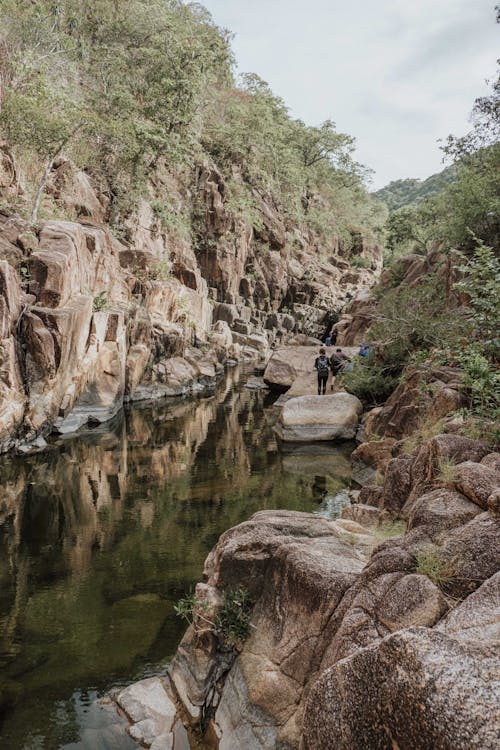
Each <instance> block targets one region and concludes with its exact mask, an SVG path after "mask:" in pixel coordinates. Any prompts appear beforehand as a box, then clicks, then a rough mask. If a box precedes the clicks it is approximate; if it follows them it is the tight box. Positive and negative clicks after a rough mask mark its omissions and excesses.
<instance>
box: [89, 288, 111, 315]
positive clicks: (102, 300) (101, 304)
mask: <svg viewBox="0 0 500 750" xmlns="http://www.w3.org/2000/svg"><path fill="white" fill-rule="evenodd" d="M92 310H93V311H94V312H102V311H103V310H109V300H108V293H107V292H100V294H98V295H97V296H96V297H94V302H93V304H92Z"/></svg>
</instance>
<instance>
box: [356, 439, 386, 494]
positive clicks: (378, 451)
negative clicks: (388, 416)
mask: <svg viewBox="0 0 500 750" xmlns="http://www.w3.org/2000/svg"><path fill="white" fill-rule="evenodd" d="M395 442H396V441H395V439H394V438H385V439H383V440H371V441H369V442H366V443H361V444H360V445H358V447H357V448H356V450H355V451H353V453H352V463H353V467H352V468H353V479H354V481H356V482H357V483H358V484H361V485H363V484H369V483H370V482H371V480H372V479H373V478H374V476H375V474H376V473H377V471H379V472H384V471H385V470H386V468H387V466H388V464H389V461H391V459H392V448H393V446H394V443H395Z"/></svg>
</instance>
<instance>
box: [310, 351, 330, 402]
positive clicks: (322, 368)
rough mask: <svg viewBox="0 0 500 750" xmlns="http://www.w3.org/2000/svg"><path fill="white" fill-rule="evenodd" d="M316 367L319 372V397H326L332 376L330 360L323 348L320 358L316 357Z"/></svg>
mask: <svg viewBox="0 0 500 750" xmlns="http://www.w3.org/2000/svg"><path fill="white" fill-rule="evenodd" d="M314 367H315V368H316V370H317V371H318V396H321V395H323V396H324V395H325V393H326V383H327V380H328V375H329V374H330V360H329V359H328V357H327V356H326V349H325V347H324V346H322V347H321V348H320V350H319V357H316V361H315V363H314Z"/></svg>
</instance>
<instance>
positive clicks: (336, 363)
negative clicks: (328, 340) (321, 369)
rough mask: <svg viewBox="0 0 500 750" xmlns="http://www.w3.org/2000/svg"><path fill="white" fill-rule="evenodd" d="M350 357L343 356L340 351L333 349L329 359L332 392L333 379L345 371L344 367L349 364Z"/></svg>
mask: <svg viewBox="0 0 500 750" xmlns="http://www.w3.org/2000/svg"><path fill="white" fill-rule="evenodd" d="M350 361H351V359H350V357H348V356H347V354H345V353H344V352H343V351H342V349H335V351H334V352H333V354H332V356H331V357H330V367H331V370H332V391H333V386H334V385H335V379H336V377H337V375H338V374H339V373H340V374H342V372H343V371H344V370H345V369H346V365H347V364H348V362H350Z"/></svg>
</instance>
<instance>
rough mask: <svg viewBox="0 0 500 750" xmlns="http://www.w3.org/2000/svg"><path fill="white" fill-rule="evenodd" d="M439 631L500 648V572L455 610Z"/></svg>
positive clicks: (447, 617) (439, 627)
mask: <svg viewBox="0 0 500 750" xmlns="http://www.w3.org/2000/svg"><path fill="white" fill-rule="evenodd" d="M436 630H439V631H440V632H442V633H446V634H447V635H449V636H452V637H453V638H458V639H459V640H461V641H470V642H471V643H472V644H478V643H480V644H485V645H491V646H500V572H498V573H495V574H494V575H492V576H491V578H488V579H487V580H486V581H485V582H484V583H483V584H482V585H481V586H480V587H479V588H478V589H477V591H474V593H473V594H471V595H470V596H468V597H467V599H466V600H465V601H463V602H461V603H460V604H459V605H458V606H457V607H455V608H454V609H452V610H451V612H450V613H449V614H448V615H447V616H446V617H445V618H444V619H443V620H442V621H441V622H440V623H439V624H438V625H437V626H436Z"/></svg>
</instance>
